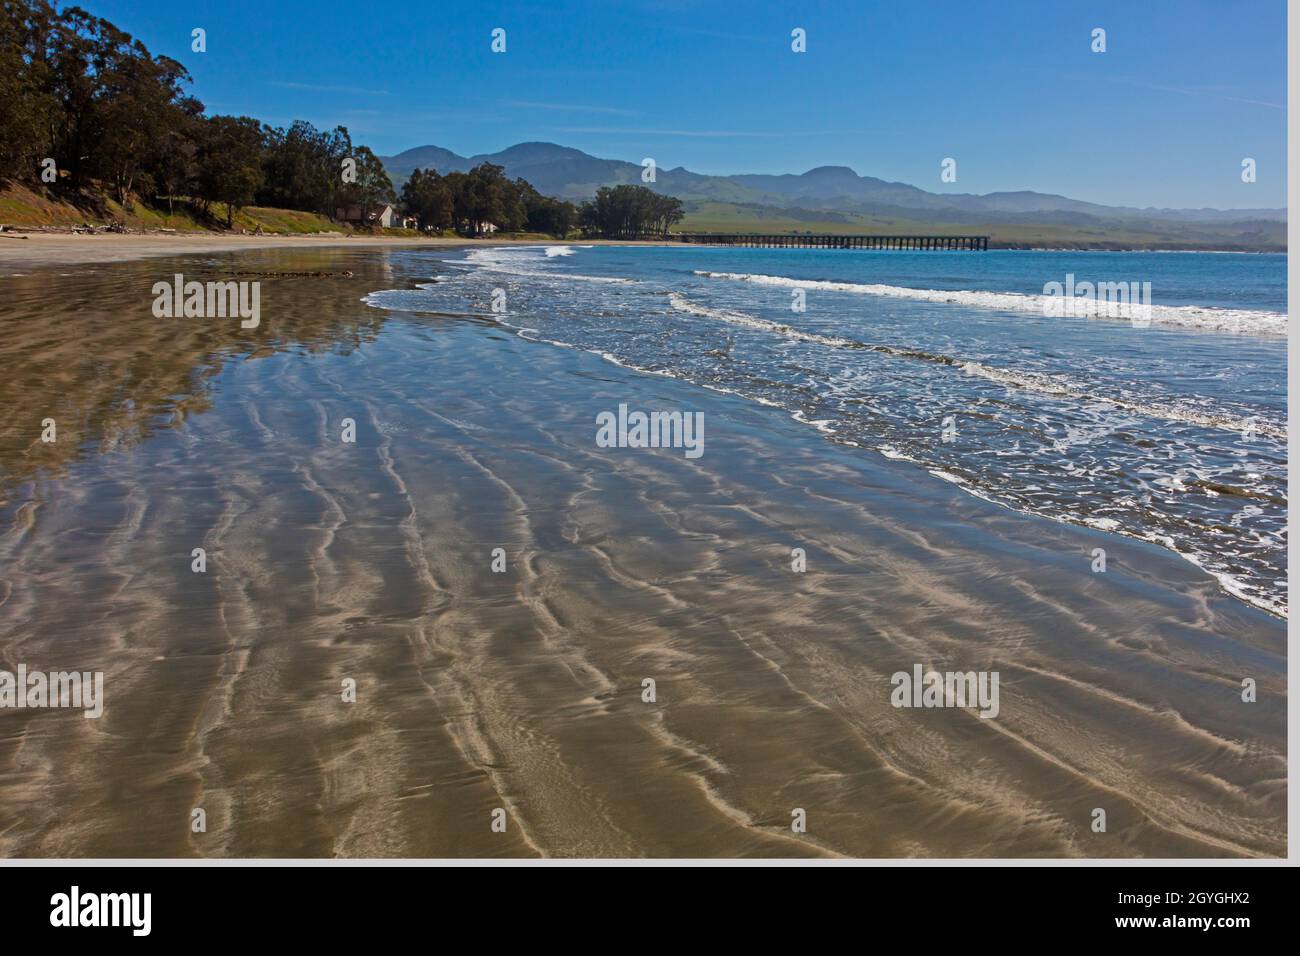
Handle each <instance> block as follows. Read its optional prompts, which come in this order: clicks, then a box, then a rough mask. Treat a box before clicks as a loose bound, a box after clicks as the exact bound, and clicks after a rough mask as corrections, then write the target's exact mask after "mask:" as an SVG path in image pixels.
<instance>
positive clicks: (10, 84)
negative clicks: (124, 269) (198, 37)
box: [0, 0, 395, 226]
mask: <svg viewBox="0 0 1300 956" xmlns="http://www.w3.org/2000/svg"><path fill="white" fill-rule="evenodd" d="M189 82H190V75H189V73H188V72H187V71H186V69H185V67H184V66H182V65H181V64H180V63H178V62H177V61H176V60H173V59H171V58H170V57H166V56H155V55H153V54H151V53H150V52H149V50H148V49H146V47H145V46H144V44H143V43H141V42H140V41H139V40H136V39H134V38H133V37H132V36H131V35H130V34H128V33H126V32H124V31H122V30H120V29H118V28H117V27H116V26H114V25H113V24H112V23H110V22H109V21H107V20H105V19H103V18H101V17H96V16H93V15H91V14H89V13H87V12H86V11H85V10H82V9H80V8H78V7H69V8H67V9H65V10H62V11H58V10H55V9H54V7H53V6H51V5H50V4H49V3H48V2H46V0H3V16H2V17H0V176H4V177H6V178H9V179H13V180H17V181H19V182H24V183H29V184H32V185H37V186H42V187H45V188H47V189H49V190H50V191H52V192H55V193H63V194H67V195H68V196H69V197H70V198H74V199H75V198H78V197H80V198H88V197H87V195H86V194H89V193H93V191H94V190H95V189H96V187H98V188H103V189H107V190H110V191H111V194H112V195H113V197H114V198H115V199H116V200H117V201H118V202H119V203H121V204H122V205H123V206H128V207H129V205H130V203H131V202H132V200H133V198H134V197H142V198H144V199H146V200H149V201H152V202H154V203H155V204H159V205H162V204H165V205H167V207H168V209H169V211H170V210H171V209H172V208H173V205H174V201H175V200H176V199H178V198H180V199H186V200H190V201H192V202H193V203H194V204H195V205H196V206H197V207H198V209H199V210H200V211H201V212H202V213H203V214H205V215H207V214H210V212H211V207H212V206H214V205H215V204H218V203H220V204H225V205H226V207H227V208H226V225H227V226H230V225H232V224H233V219H234V215H235V213H236V211H237V210H239V209H240V208H241V207H243V206H248V205H263V206H278V207H280V208H285V209H298V210H304V211H309V212H318V213H323V214H325V215H328V216H333V215H334V213H335V211H336V209H337V208H338V207H340V206H347V205H357V204H360V205H362V206H365V205H375V204H378V203H382V202H387V201H391V200H393V199H395V196H394V193H393V186H392V183H391V182H390V180H389V178H388V174H387V173H386V172H385V171H384V168H383V165H382V164H381V163H380V162H379V159H378V157H376V156H375V155H374V153H372V152H371V151H370V150H369V149H367V148H366V147H365V146H356V145H354V144H353V143H352V139H351V137H350V136H349V135H348V131H347V129H345V128H344V127H342V126H340V127H337V128H335V129H333V130H329V131H323V130H317V129H316V128H315V127H313V126H312V125H311V124H310V123H305V122H301V121H300V122H296V123H294V124H293V125H292V126H290V127H288V128H287V129H277V128H273V127H271V126H268V125H266V124H263V123H261V122H259V121H258V120H256V119H253V118H251V117H247V116H208V115H205V112H204V107H203V104H202V103H201V102H200V101H199V100H198V99H196V98H195V97H193V96H191V95H189V94H188V93H187V92H186V91H185V86H186V84H188V83H189ZM345 160H349V161H350V162H351V164H352V165H351V166H350V167H349V168H347V171H346V172H347V174H346V175H345V167H344V161H345Z"/></svg>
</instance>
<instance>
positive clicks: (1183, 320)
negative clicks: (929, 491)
mask: <svg viewBox="0 0 1300 956" xmlns="http://www.w3.org/2000/svg"><path fill="white" fill-rule="evenodd" d="M695 274H696V275H698V276H704V277H705V278H708V279H731V280H734V281H737V282H751V283H754V284H756V285H770V286H780V287H782V288H789V289H817V290H821V291H823V292H850V293H855V294H859V295H876V296H884V297H886V298H894V299H913V300H916V301H920V302H944V303H951V304H954V305H966V306H971V307H973V308H977V309H995V310H998V311H1003V312H1031V313H1034V314H1036V315H1039V316H1042V315H1043V314H1044V309H1046V308H1048V307H1049V305H1050V304H1051V301H1052V300H1053V299H1054V298H1056V300H1057V302H1058V303H1059V297H1053V296H1047V295H1023V294H1021V293H1018V292H984V291H972V290H961V291H954V290H948V289H910V288H907V287H905V286H895V285H878V284H868V283H858V282H833V281H830V280H824V279H793V278H790V277H789V276H771V275H760V274H754V273H748V272H709V271H705V270H696V272H695ZM1090 301H1091V300H1088V299H1085V298H1080V297H1075V299H1074V300H1073V304H1074V305H1075V306H1076V307H1077V308H1078V309H1079V311H1080V312H1081V313H1082V312H1087V311H1088V309H1089V303H1090ZM1103 312H1104V310H1103ZM1098 317H1099V318H1106V316H1105V315H1104V314H1102V315H1099V316H1098ZM1125 321H1127V320H1125ZM1151 322H1152V323H1153V324H1156V325H1165V326H1170V327H1174V328H1183V329H1195V330H1199V331H1202V332H1231V333H1244V334H1251V335H1286V334H1287V318H1286V315H1285V314H1283V313H1280V312H1266V311H1262V310H1256V309H1214V308H1209V307H1204V306H1195V305H1153V306H1151Z"/></svg>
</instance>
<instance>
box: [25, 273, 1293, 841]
mask: <svg viewBox="0 0 1300 956" xmlns="http://www.w3.org/2000/svg"><path fill="white" fill-rule="evenodd" d="M349 258H350V259H354V260H356V261H355V262H351V263H349V268H350V269H352V270H354V272H355V274H354V275H351V276H348V277H343V276H341V275H340V276H337V277H331V278H327V279H323V280H321V281H320V282H312V283H305V284H300V283H293V281H292V280H290V279H279V278H272V279H269V280H267V281H268V292H267V295H268V301H271V300H272V299H275V300H277V301H281V302H284V303H285V307H284V308H283V309H280V310H277V311H276V312H275V313H274V314H268V315H267V316H266V320H265V325H264V326H263V327H261V328H259V329H258V330H257V331H256V333H254V334H253V335H252V336H249V335H247V334H246V333H245V332H244V331H242V330H240V328H239V325H238V323H215V324H196V323H189V324H185V323H182V324H179V325H178V324H172V323H160V322H158V321H156V320H155V319H154V318H153V317H152V315H151V314H149V312H148V309H147V304H142V305H141V306H140V307H139V308H138V309H135V310H133V311H128V312H126V313H123V312H122V310H121V309H120V307H119V304H120V303H121V302H122V301H123V299H124V297H125V296H127V295H128V294H132V290H134V289H137V288H139V286H140V283H141V278H140V277H141V276H147V275H150V274H151V273H152V272H153V271H155V270H154V269H153V267H152V266H150V265H141V264H139V263H137V264H125V265H123V266H122V267H120V268H117V267H115V268H114V269H108V270H87V271H86V272H84V273H81V274H74V275H73V276H71V277H69V278H68V279H67V280H66V281H65V282H64V283H61V284H59V285H58V286H57V287H56V288H55V289H54V290H53V292H51V291H50V290H48V289H47V288H46V286H47V283H45V282H43V281H41V280H40V279H39V278H31V279H27V280H22V279H19V280H10V283H9V288H8V289H7V290H6V291H7V292H8V293H10V294H11V295H10V297H11V301H12V305H11V308H10V311H9V314H7V315H6V316H5V317H4V321H3V323H2V325H3V331H4V332H5V333H6V335H5V336H4V337H3V338H4V340H5V341H6V343H7V347H8V348H9V349H10V350H11V354H12V355H13V356H14V361H15V363H16V364H17V367H16V372H17V373H18V374H16V375H14V376H13V377H12V379H11V382H12V386H11V387H12V388H13V389H14V391H13V393H12V394H14V395H17V394H19V392H18V391H17V389H18V388H19V383H30V382H39V383H40V392H39V394H35V395H33V394H31V392H30V387H26V390H25V391H23V392H22V394H23V395H24V396H25V397H24V399H23V401H24V404H26V405H27V406H30V407H33V408H38V409H39V408H46V407H50V406H51V405H52V404H53V403H55V402H65V403H66V401H67V400H68V399H69V398H70V399H72V400H73V401H75V402H76V403H77V405H76V406H75V407H74V408H68V407H66V405H65V411H64V412H63V415H64V416H66V417H67V420H68V425H67V426H65V427H66V428H67V437H68V439H71V440H69V441H66V442H65V441H64V439H63V434H64V433H63V432H61V435H60V441H59V443H58V444H57V445H50V446H42V447H41V448H39V449H38V451H40V452H41V453H42V454H43V456H44V459H43V462H37V461H33V459H32V456H31V455H28V454H27V453H26V452H25V449H26V447H27V445H26V444H24V443H22V442H21V441H19V440H18V439H19V438H21V437H22V436H21V435H20V434H19V433H18V432H19V431H20V430H21V429H22V428H25V427H26V426H25V425H24V424H23V423H21V422H15V423H14V424H13V426H12V427H13V429H14V430H15V431H14V434H13V436H12V438H13V440H11V441H9V442H8V443H7V444H0V448H4V447H8V448H10V449H12V454H13V456H14V461H15V462H21V463H26V464H28V465H36V464H42V463H43V468H42V469H41V471H40V472H39V473H20V474H19V475H18V476H17V477H18V478H19V479H20V481H19V483H18V484H16V485H15V488H14V497H13V498H12V500H10V501H8V502H7V503H5V505H4V506H3V507H0V516H3V518H4V519H6V520H5V521H4V522H3V523H2V524H0V567H4V568H5V569H6V574H5V578H6V582H5V583H6V584H7V585H8V586H9V590H8V594H9V598H8V599H7V600H6V601H5V602H4V603H3V604H0V662H3V663H13V664H16V663H17V662H19V661H23V662H26V663H28V664H30V665H31V666H44V665H47V664H50V665H52V664H58V665H59V666H66V667H75V668H76V669H78V670H88V671H102V672H104V673H105V675H106V676H105V688H106V689H105V707H104V713H103V716H102V718H100V719H99V720H97V721H88V720H84V719H82V718H81V717H80V716H78V715H66V714H64V715H59V714H48V713H41V712H39V711H36V710H30V709H27V710H22V711H16V712H14V713H13V714H10V715H9V716H8V718H7V719H9V720H10V722H11V723H12V724H13V725H14V726H13V727H12V728H11V729H10V732H9V734H8V735H7V736H6V738H5V740H3V741H0V834H2V835H3V836H0V856H32V857H46V856H94V857H129V856H151V857H166V856H171V857H189V856H206V857H229V858H247V857H267V856H293V857H332V856H333V857H337V856H341V857H361V858H368V857H396V856H402V857H485V856H504V857H531V856H542V855H545V856H585V857H636V856H650V857H672V856H682V855H690V856H696V857H727V856H737V855H745V856H762V857H772V856H779V857H794V856H798V857H804V856H810V857H819V856H850V857H856V858H864V859H869V858H904V857H932V858H944V859H950V858H958V857H975V858H986V859H987V858H1012V857H1015V858H1022V859H1027V858H1066V857H1090V858H1102V857H1133V856H1145V857H1158V858H1172V857H1185V858H1205V857H1276V856H1278V855H1280V854H1283V853H1284V852H1285V838H1286V837H1285V832H1286V831H1285V818H1284V803H1285V787H1286V783H1285V777H1284V773H1285V765H1284V760H1283V755H1284V753H1285V728H1284V711H1285V706H1286V688H1285V653H1286V647H1285V627H1284V625H1283V623H1282V622H1280V621H1278V620H1277V619H1275V618H1272V617H1271V616H1269V615H1267V614H1265V613H1264V612H1262V611H1259V610H1256V609H1253V608H1250V607H1247V606H1245V605H1242V604H1241V603H1240V602H1238V601H1237V600H1236V599H1234V598H1232V597H1230V596H1228V595H1225V594H1223V593H1222V592H1221V591H1220V590H1219V588H1218V586H1217V583H1216V582H1214V581H1213V580H1211V579H1210V578H1209V577H1208V575H1206V574H1205V573H1204V572H1202V571H1199V570H1198V569H1196V568H1194V567H1192V566H1191V565H1190V564H1188V563H1186V562H1185V561H1183V560H1181V559H1180V558H1178V557H1177V556H1175V555H1173V554H1170V553H1168V552H1167V551H1165V550H1164V549H1162V548H1159V547H1158V546H1155V545H1152V544H1148V543H1144V542H1138V541H1133V540H1131V539H1122V540H1117V539H1116V538H1115V537H1114V536H1112V535H1110V534H1108V533H1106V532H1102V531H1097V530H1090V529H1084V528H1079V527H1076V526H1072V525H1064V524H1061V523H1058V522H1054V521H1051V520H1048V519H1046V518H1040V517H1035V516H1029V515H1025V514H1022V513H1018V512H1014V511H1010V510H1008V509H1006V508H1005V507H1003V506H1000V505H996V504H993V503H990V502H987V501H984V500H982V499H979V498H976V497H972V496H971V495H969V494H967V493H965V492H964V491H962V490H961V489H958V488H956V487H954V486H952V485H951V484H950V483H948V482H945V481H942V480H940V479H938V478H936V479H934V480H932V481H927V480H923V479H922V477H921V476H918V475H917V473H916V470H915V468H913V467H910V466H907V465H904V464H902V463H900V462H897V461H892V460H889V459H887V458H881V457H879V456H874V455H873V456H866V455H862V454H861V453H860V452H859V451H857V450H855V449H852V448H849V447H846V446H841V445H837V444H835V443H832V442H827V441H825V440H824V438H823V437H822V436H821V435H820V434H819V433H816V432H815V431H812V430H810V429H808V428H806V427H805V426H803V425H801V424H800V423H798V422H796V421H794V420H792V419H790V418H789V417H788V416H787V415H786V414H784V413H783V412H781V411H780V410H778V409H773V408H769V407H765V406H762V405H757V404H754V403H751V402H749V401H747V400H745V399H743V398H740V397H737V396H728V395H725V394H720V393H715V392H709V391H704V390H701V389H699V388H698V387H697V386H695V385H692V384H690V383H688V382H683V381H681V380H678V379H673V378H667V377H663V376H659V375H654V374H653V373H645V372H639V371H635V370H631V369H621V368H620V367H618V366H617V365H616V364H611V363H610V362H609V361H608V360H606V359H604V358H602V357H600V356H598V355H596V354H594V353H592V352H590V351H586V350H579V349H573V348H567V347H557V346H552V345H549V344H547V343H539V342H536V341H532V340H530V339H529V338H527V337H526V336H522V335H520V334H518V332H514V331H512V330H510V329H509V327H507V326H503V325H501V324H500V323H497V322H493V321H490V320H485V319H482V318H478V319H464V320H457V319H443V318H437V317H426V316H420V315H417V314H412V313H403V312H400V311H395V310H391V309H386V308H382V307H375V306H369V305H363V304H361V302H360V301H359V299H360V296H361V295H362V294H363V292H365V291H370V290H374V289H377V288H387V287H392V285H393V284H400V283H402V282H404V281H406V280H408V279H410V278H412V276H411V275H410V274H408V273H404V272H403V271H402V270H401V269H400V268H399V269H396V270H394V269H390V267H389V265H388V264H387V263H384V262H383V261H381V260H383V259H384V258H385V257H384V256H383V255H382V254H380V253H377V252H376V253H372V254H368V255H359V256H355V257H349ZM279 288H283V289H285V290H286V294H284V295H283V296H275V295H274V293H275V292H276V291H277V290H278V289H279ZM289 291H291V292H292V294H288V293H289ZM52 297H55V298H58V299H59V300H60V301H64V300H66V301H76V302H78V303H85V306H84V307H81V308H77V309H72V310H66V311H60V312H59V314H60V315H61V316H63V321H61V322H58V323H54V324H52V326H51V325H49V324H46V323H42V322H41V321H40V318H41V317H42V316H46V315H48V314H50V312H51V303H50V300H51V298H52ZM56 311H58V310H56ZM38 367H39V368H45V369H48V370H49V371H48V373H47V374H44V375H37V374H36V371H37V370H38ZM431 370H433V371H434V372H435V373H436V380H435V381H434V382H433V383H431V377H430V376H431ZM128 373H129V374H128ZM123 382H129V383H130V391H129V392H128V393H126V394H123V392H122V383H123ZM619 403H627V404H629V405H630V406H631V407H635V408H682V409H687V410H695V411H699V412H700V413H701V414H705V415H707V420H708V423H709V424H708V445H707V451H706V452H705V453H704V454H703V455H702V456H701V457H699V458H695V459H692V458H688V457H686V455H685V454H684V453H682V452H681V451H680V450H674V449H670V448H667V449H640V450H638V449H634V448H605V447H602V446H600V445H599V444H597V443H596V441H595V439H594V435H595V425H594V423H595V422H596V421H597V418H596V416H597V415H598V414H599V413H600V412H601V411H603V410H608V409H611V408H616V407H618V404H619ZM74 412H75V414H74ZM345 416H348V417H351V418H352V419H353V420H354V421H355V423H356V425H357V426H358V430H357V433H356V442H355V443H352V444H344V443H341V442H339V441H338V439H337V437H336V436H337V434H338V431H337V429H338V426H339V423H340V422H341V421H342V420H343V418H344V417H345ZM56 455H58V456H62V457H58V458H56V457H54V456H56ZM196 544H201V545H202V546H204V547H205V548H206V549H207V554H208V558H207V560H208V562H209V563H208V565H207V570H206V571H205V572H204V573H202V574H196V573H194V572H193V570H192V567H191V565H190V558H189V555H190V554H191V549H192V548H193V547H195V546H196ZM1099 544H1101V545H1104V546H1105V547H1106V548H1107V550H1108V551H1109V552H1110V554H1111V557H1110V561H1111V565H1110V568H1109V570H1108V572H1107V573H1106V574H1101V575H1099V574H1094V573H1092V572H1091V571H1090V570H1089V562H1090V561H1091V557H1090V555H1091V551H1092V549H1093V548H1094V547H1096V546H1098V545H1099ZM498 548H499V549H500V553H501V554H503V555H504V556H505V558H506V561H507V563H506V565H505V566H504V567H503V570H501V571H499V572H498V571H496V570H494V569H493V568H492V562H493V561H494V560H495V558H494V553H493V549H498ZM793 548H799V549H801V556H802V557H806V562H807V563H806V567H805V568H795V567H792V564H791V562H792V558H793V556H794V554H793V552H792V549H793ZM178 555H179V556H181V557H180V558H178V557H177V556H178ZM124 635H125V636H126V637H124ZM918 664H920V665H922V666H924V667H928V668H931V669H934V670H937V671H946V672H953V671H962V672H965V671H979V672H985V673H998V674H1000V679H1001V684H1000V687H1001V690H1000V694H1001V697H1000V701H999V707H1000V710H999V713H998V715H997V716H996V718H992V719H984V718H981V717H980V716H979V715H978V714H977V713H976V712H974V711H973V710H971V709H958V708H945V707H938V708H929V707H920V708H916V707H914V706H904V707H900V706H899V705H897V704H894V703H892V701H891V692H892V689H893V675H897V674H899V673H903V674H910V673H912V672H913V668H915V667H916V666H917V665H918ZM11 669H12V668H11ZM1239 673H1244V674H1249V675H1251V676H1252V677H1253V678H1255V679H1256V680H1258V682H1259V685H1260V690H1261V693H1260V697H1259V703H1257V704H1254V705H1251V706H1249V707H1244V706H1241V705H1240V704H1239V703H1238V702H1237V701H1238V697H1237V693H1238V691H1237V688H1236V687H1235V686H1234V682H1233V680H1232V678H1233V677H1235V676H1236V675H1237V674H1239ZM647 678H651V679H653V680H654V681H656V682H657V697H656V698H655V699H653V700H646V699H645V698H644V696H643V694H644V686H645V685H644V681H645V680H646V679H647ZM345 679H351V680H354V681H355V683H356V687H357V688H358V690H359V693H358V696H357V699H356V702H355V703H345V702H342V701H341V700H340V694H339V688H340V682H341V681H344V680H345ZM268 702H272V703H273V706H267V703H268ZM68 716H70V717H73V718H75V719H61V718H63V717H68ZM89 725H93V726H89ZM31 753H40V754H44V755H48V757H49V759H48V760H47V761H44V762H41V763H33V762H31V761H30V760H28V759H27V755H28V754H31ZM1116 755H1121V756H1122V759H1118V758H1117V756H1116ZM74 768H75V769H76V771H77V772H73V769H74ZM268 790H271V791H272V792H274V793H275V794H276V799H275V800H274V801H267V800H266V799H265V793H266V792H267V791H268ZM91 807H93V808H94V809H95V813H93V814H89V813H87V812H86V810H87V809H88V808H91ZM195 807H203V808H204V809H205V811H206V813H207V830H206V832H205V833H203V834H194V833H193V832H192V831H191V830H190V814H191V811H192V809H193V808H195ZM1098 807H1100V808H1103V809H1104V810H1105V811H1106V813H1107V815H1108V817H1109V820H1110V831H1109V833H1105V832H1097V831H1094V830H1093V829H1092V828H1091V823H1092V821H1093V814H1094V811H1095V809H1096V808H1098ZM498 808H500V809H504V811H505V813H506V816H507V817H508V819H509V824H508V828H507V830H506V831H505V832H502V833H495V832H493V831H491V829H490V828H489V826H488V824H487V821H488V820H489V819H490V815H491V814H492V813H493V811H494V810H496V809H498ZM792 808H806V809H807V812H808V820H809V826H808V830H807V832H806V833H804V834H796V833H794V832H792V831H791V829H790V819H791V809H792Z"/></svg>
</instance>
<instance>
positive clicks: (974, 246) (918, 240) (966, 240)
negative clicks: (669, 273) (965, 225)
mask: <svg viewBox="0 0 1300 956" xmlns="http://www.w3.org/2000/svg"><path fill="white" fill-rule="evenodd" d="M675 238H676V239H677V240H678V241H680V242H694V243H699V244H701V245H710V246H754V247H760V248H764V249H923V250H929V249H936V250H937V249H965V250H969V251H972V252H987V251H988V248H989V237H988V236H872V235H862V236H845V235H829V234H828V235H811V234H808V233H804V234H799V233H774V234H770V235H764V234H762V233H754V232H680V233H677V234H676V236H675Z"/></svg>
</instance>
